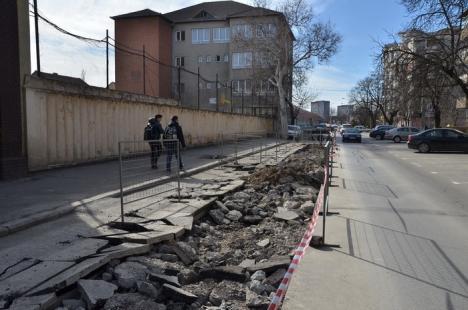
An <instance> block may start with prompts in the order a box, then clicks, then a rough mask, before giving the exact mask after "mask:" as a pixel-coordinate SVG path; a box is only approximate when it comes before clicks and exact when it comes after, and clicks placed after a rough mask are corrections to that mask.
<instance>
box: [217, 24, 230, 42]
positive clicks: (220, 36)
mask: <svg viewBox="0 0 468 310" xmlns="http://www.w3.org/2000/svg"><path fill="white" fill-rule="evenodd" d="M229 39H230V29H229V27H225V28H213V42H216V43H223V42H229Z"/></svg>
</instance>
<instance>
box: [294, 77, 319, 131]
mask: <svg viewBox="0 0 468 310" xmlns="http://www.w3.org/2000/svg"><path fill="white" fill-rule="evenodd" d="M316 98H317V94H316V93H313V92H312V91H311V90H310V88H309V87H307V85H304V84H303V85H301V86H299V87H297V88H296V89H295V91H294V92H293V96H292V102H289V101H288V105H289V113H290V119H291V124H295V123H296V119H297V116H298V115H299V112H300V111H301V110H304V109H307V108H309V109H310V103H311V102H312V101H314V100H315V99H316Z"/></svg>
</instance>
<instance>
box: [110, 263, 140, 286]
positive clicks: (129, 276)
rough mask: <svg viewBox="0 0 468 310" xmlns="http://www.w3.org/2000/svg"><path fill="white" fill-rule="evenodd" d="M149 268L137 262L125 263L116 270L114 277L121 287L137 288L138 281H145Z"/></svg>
mask: <svg viewBox="0 0 468 310" xmlns="http://www.w3.org/2000/svg"><path fill="white" fill-rule="evenodd" d="M147 273H148V267H146V266H145V265H143V264H140V263H137V262H124V263H122V264H120V265H117V266H116V267H115V268H114V275H115V278H116V279H117V281H118V283H119V286H121V287H123V288H126V289H131V288H133V287H135V286H136V282H137V281H144V280H145V279H146V274H147Z"/></svg>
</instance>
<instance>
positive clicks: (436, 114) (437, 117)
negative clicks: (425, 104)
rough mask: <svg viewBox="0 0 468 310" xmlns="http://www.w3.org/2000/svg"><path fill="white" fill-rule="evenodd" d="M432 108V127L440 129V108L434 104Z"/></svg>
mask: <svg viewBox="0 0 468 310" xmlns="http://www.w3.org/2000/svg"><path fill="white" fill-rule="evenodd" d="M433 108H434V126H435V128H440V114H441V113H440V108H439V106H438V105H437V104H436V105H434V106H433Z"/></svg>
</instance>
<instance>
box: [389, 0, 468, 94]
mask: <svg viewBox="0 0 468 310" xmlns="http://www.w3.org/2000/svg"><path fill="white" fill-rule="evenodd" d="M401 3H402V4H403V5H404V6H405V7H406V9H407V11H408V13H409V14H410V16H412V20H411V23H410V24H409V25H408V27H407V28H406V29H405V30H404V31H403V32H402V35H403V43H402V44H395V45H394V46H393V50H394V51H397V52H399V53H402V54H404V55H408V56H411V57H412V58H413V59H414V60H415V61H418V62H419V63H422V64H425V65H427V66H430V67H431V68H432V70H437V71H439V72H441V73H443V74H445V75H446V76H447V78H448V79H449V80H451V81H452V83H453V84H454V85H457V86H458V87H460V89H461V90H462V92H463V94H464V96H465V99H466V100H468V84H467V83H466V81H465V80H464V78H463V76H464V75H466V74H467V73H468V58H467V52H468V36H467V35H465V34H463V26H464V24H463V13H464V12H466V10H467V9H468V1H467V0H401Z"/></svg>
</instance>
